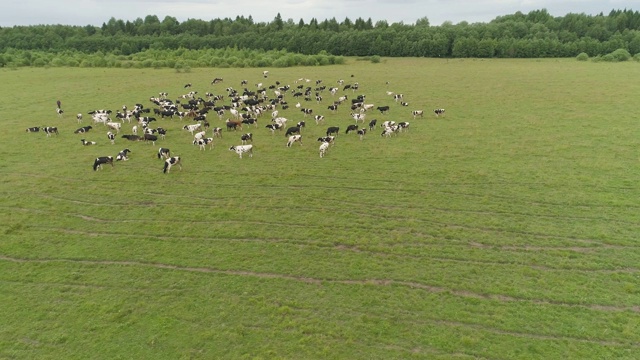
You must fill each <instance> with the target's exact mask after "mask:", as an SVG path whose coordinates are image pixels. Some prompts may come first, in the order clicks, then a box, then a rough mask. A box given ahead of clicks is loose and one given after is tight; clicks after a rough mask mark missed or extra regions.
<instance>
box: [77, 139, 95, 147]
mask: <svg viewBox="0 0 640 360" xmlns="http://www.w3.org/2000/svg"><path fill="white" fill-rule="evenodd" d="M80 141H82V145H84V146H89V145H95V144H96V142H95V141H86V140H85V139H82V140H80Z"/></svg>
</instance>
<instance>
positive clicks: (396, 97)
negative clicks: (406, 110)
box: [393, 94, 403, 102]
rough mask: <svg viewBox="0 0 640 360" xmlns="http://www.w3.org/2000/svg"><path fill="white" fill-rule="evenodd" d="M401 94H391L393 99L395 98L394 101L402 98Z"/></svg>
mask: <svg viewBox="0 0 640 360" xmlns="http://www.w3.org/2000/svg"><path fill="white" fill-rule="evenodd" d="M402 98H403V95H402V94H395V95H393V100H395V101H396V102H398V101H400V100H402Z"/></svg>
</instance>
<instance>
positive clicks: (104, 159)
mask: <svg viewBox="0 0 640 360" xmlns="http://www.w3.org/2000/svg"><path fill="white" fill-rule="evenodd" d="M102 164H111V167H113V156H100V157H97V158H96V159H95V160H94V161H93V171H97V170H98V169H100V170H102Z"/></svg>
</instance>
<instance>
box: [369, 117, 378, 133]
mask: <svg viewBox="0 0 640 360" xmlns="http://www.w3.org/2000/svg"><path fill="white" fill-rule="evenodd" d="M377 122H378V120H377V119H373V120H371V121H369V131H371V130H373V129H375V128H376V123H377Z"/></svg>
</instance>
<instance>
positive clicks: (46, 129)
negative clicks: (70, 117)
mask: <svg viewBox="0 0 640 360" xmlns="http://www.w3.org/2000/svg"><path fill="white" fill-rule="evenodd" d="M42 131H44V133H45V134H47V137H48V136H51V134H56V135H58V128H57V127H55V126H43V127H42Z"/></svg>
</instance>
